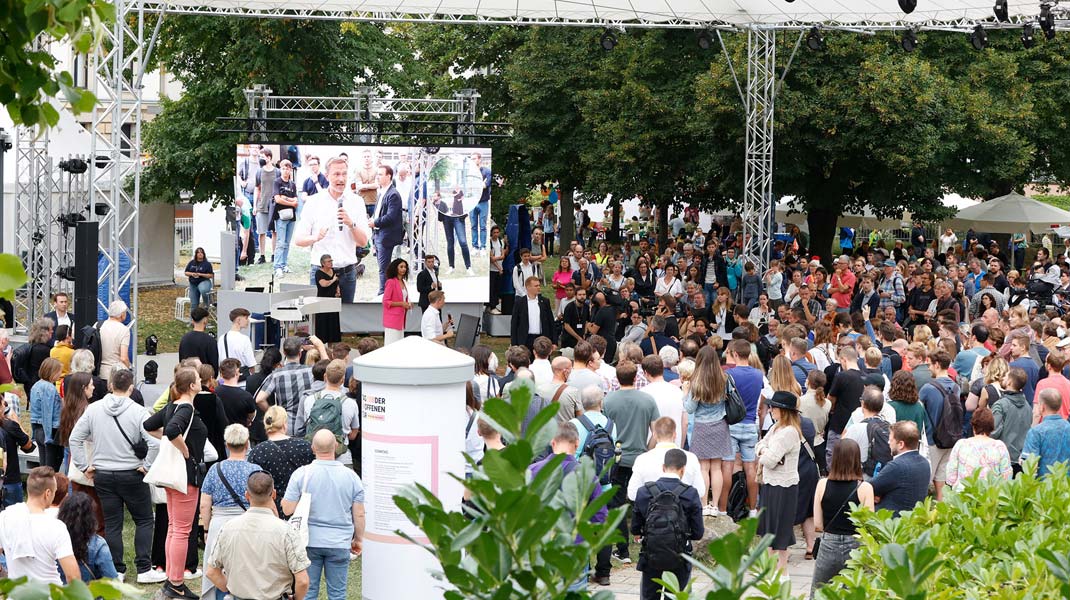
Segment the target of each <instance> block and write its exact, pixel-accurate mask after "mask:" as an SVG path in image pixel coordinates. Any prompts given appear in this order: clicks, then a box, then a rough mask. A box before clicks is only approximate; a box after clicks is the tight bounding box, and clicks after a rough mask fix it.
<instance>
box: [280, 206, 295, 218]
mask: <svg viewBox="0 0 1070 600" xmlns="http://www.w3.org/2000/svg"><path fill="white" fill-rule="evenodd" d="M279 220H280V221H293V220H294V209H292V208H280V209H279Z"/></svg>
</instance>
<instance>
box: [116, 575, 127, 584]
mask: <svg viewBox="0 0 1070 600" xmlns="http://www.w3.org/2000/svg"><path fill="white" fill-rule="evenodd" d="M115 580H116V581H118V582H119V583H126V573H116V574H115Z"/></svg>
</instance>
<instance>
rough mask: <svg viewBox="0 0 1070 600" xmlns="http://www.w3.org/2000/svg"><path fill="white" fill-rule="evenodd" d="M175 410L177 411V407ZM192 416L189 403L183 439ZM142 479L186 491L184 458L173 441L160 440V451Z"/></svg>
mask: <svg viewBox="0 0 1070 600" xmlns="http://www.w3.org/2000/svg"><path fill="white" fill-rule="evenodd" d="M175 412H178V408H176V409H175ZM175 412H173V413H171V418H172V419H173V418H175ZM193 417H194V410H193V405H190V417H189V425H187V426H186V432H185V433H184V434H183V435H182V437H183V439H185V437H186V436H187V435H189V430H190V427H192V426H193ZM165 427H166V425H165ZM144 481H145V483H149V484H153V485H158V486H160V487H165V488H171V489H172V490H175V491H176V492H180V493H183V494H185V493H186V492H187V487H186V485H187V483H188V479H187V474H186V458H185V457H184V456H182V451H181V450H179V449H178V447H177V446H175V443H174V442H173V441H171V440H160V453H159V454H157V455H156V460H155V461H153V463H152V466H151V467H150V468H149V472H148V473H146V474H145V478H144Z"/></svg>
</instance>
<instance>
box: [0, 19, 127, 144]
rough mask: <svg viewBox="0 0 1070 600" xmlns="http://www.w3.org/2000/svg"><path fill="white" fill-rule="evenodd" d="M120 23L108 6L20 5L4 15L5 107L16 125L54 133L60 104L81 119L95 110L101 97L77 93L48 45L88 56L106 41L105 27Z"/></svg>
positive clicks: (0, 66) (1, 81) (0, 99)
mask: <svg viewBox="0 0 1070 600" xmlns="http://www.w3.org/2000/svg"><path fill="white" fill-rule="evenodd" d="M114 19H115V7H114V6H113V5H111V4H109V3H108V2H105V1H104V0H50V1H46V0H18V1H16V2H10V3H7V4H6V5H5V10H3V11H0V32H3V44H2V48H3V51H2V52H0V104H3V105H4V107H5V108H6V109H7V114H8V115H9V116H10V117H11V120H12V121H13V122H14V123H15V124H16V125H28V126H31V127H32V126H34V125H41V126H42V127H52V126H53V125H55V124H56V123H58V122H59V112H58V111H57V110H56V108H55V106H53V105H52V103H51V102H52V100H53V99H56V98H59V99H61V100H63V101H65V102H67V104H68V105H69V107H70V109H71V111H72V112H74V113H75V114H79V113H83V112H87V111H89V110H92V108H93V106H94V105H95V104H96V101H97V100H96V97H95V96H93V94H91V93H90V92H88V91H86V90H84V89H81V88H78V87H75V85H74V79H73V78H72V77H71V74H70V73H69V72H68V71H61V70H59V69H57V68H56V65H57V62H58V60H57V58H56V55H55V54H53V53H52V52H49V51H48V48H47V43H48V42H49V41H55V42H70V43H71V45H72V47H73V48H74V50H75V52H77V53H78V54H83V55H84V54H87V53H88V52H89V51H90V50H92V49H93V48H94V47H95V45H96V44H97V43H99V40H100V38H101V34H102V31H101V29H102V28H103V27H106V26H108V25H109V24H110V23H111V22H112V21H113V20H114Z"/></svg>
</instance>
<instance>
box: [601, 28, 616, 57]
mask: <svg viewBox="0 0 1070 600" xmlns="http://www.w3.org/2000/svg"><path fill="white" fill-rule="evenodd" d="M598 43H599V44H600V45H601V46H602V49H603V50H605V51H606V52H609V51H610V50H612V49H614V48H616V47H617V36H615V35H613V32H612V31H610V30H608V29H607V30H606V31H605V32H604V33H603V34H602V39H601V40H599V41H598Z"/></svg>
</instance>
